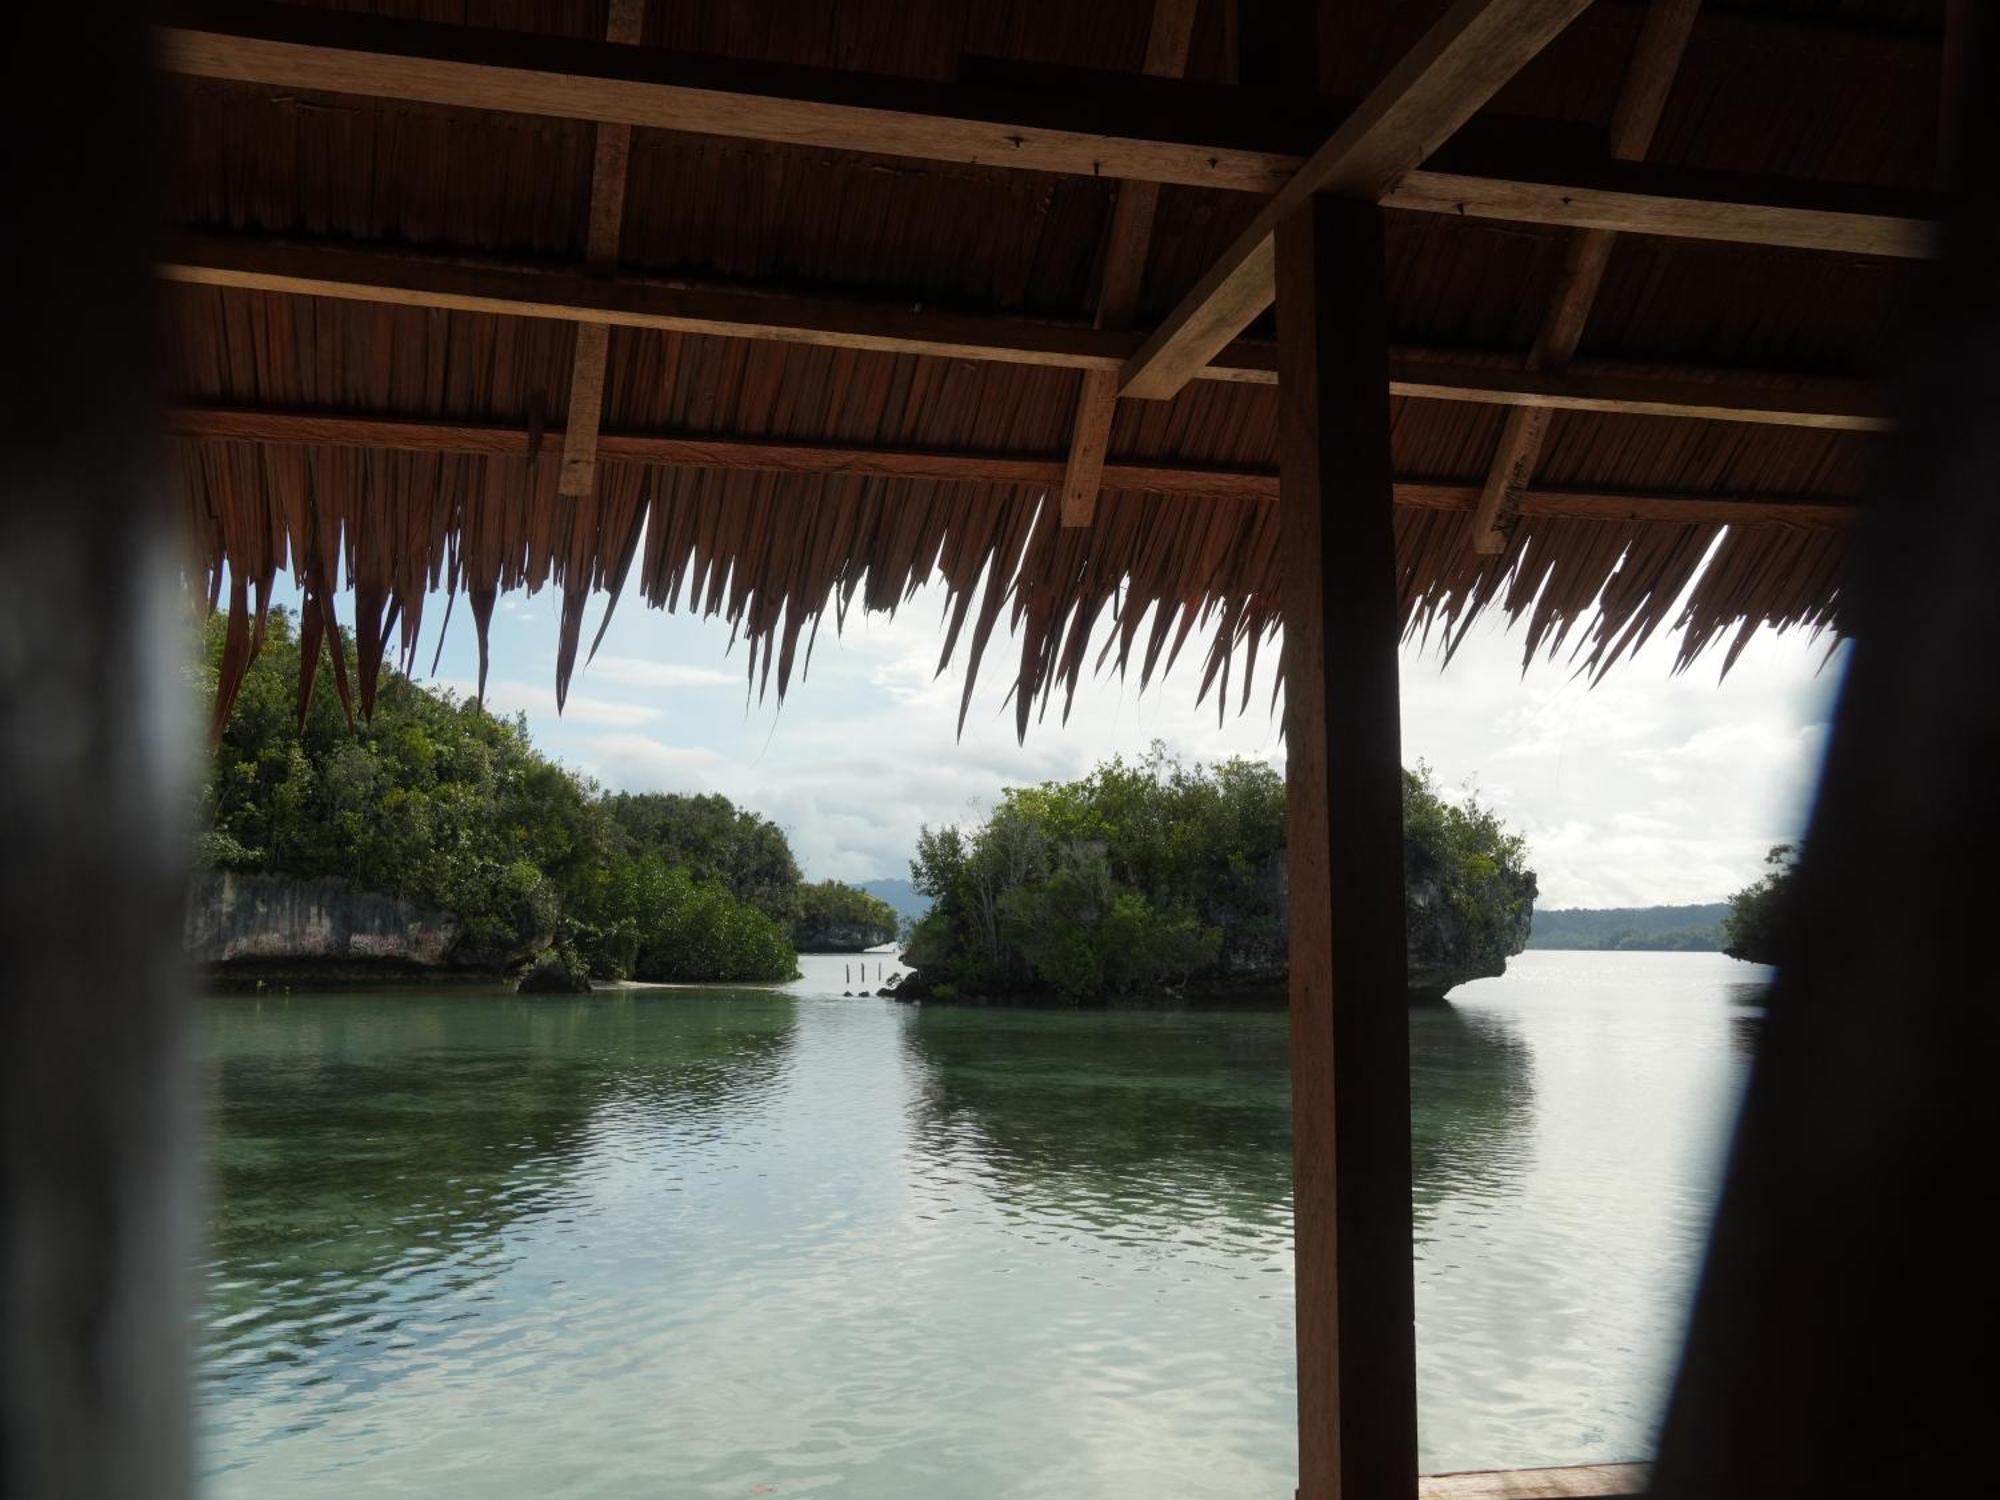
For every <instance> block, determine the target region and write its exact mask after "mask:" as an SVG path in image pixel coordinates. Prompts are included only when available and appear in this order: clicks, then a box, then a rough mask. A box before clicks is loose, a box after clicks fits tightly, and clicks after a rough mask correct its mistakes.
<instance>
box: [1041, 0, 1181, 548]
mask: <svg viewBox="0 0 2000 1500" xmlns="http://www.w3.org/2000/svg"><path fill="white" fill-rule="evenodd" d="M1196 6H1197V0H1153V24H1152V28H1151V29H1150V30H1149V31H1148V32H1147V34H1146V61H1145V65H1144V72H1145V73H1146V74H1147V76H1149V77H1153V78H1176V77H1179V76H1180V74H1181V73H1183V72H1184V71H1186V69H1187V56H1188V44H1189V42H1190V41H1191V40H1192V38H1193V36H1194V17H1195V10H1196ZM1159 203H1160V185H1159V184H1158V183H1157V182H1124V183H1120V184H1119V185H1118V200H1117V202H1116V203H1115V204H1114V205H1113V206H1112V210H1111V228H1110V229H1109V230H1108V231H1107V232H1106V234H1105V237H1104V278H1103V287H1102V291H1101V292H1100V293H1099V296H1098V302H1097V326H1098V327H1100V328H1124V327H1126V326H1127V325H1128V324H1130V323H1131V321H1132V315H1133V314H1134V313H1135V312H1137V311H1138V307H1139V290H1140V286H1141V284H1142V283H1143V281H1144V280H1145V275H1146V251H1147V248H1148V247H1149V246H1150V245H1151V244H1152V240H1153V215H1154V213H1155V212H1156V211H1157V210H1158V208H1159ZM1117 409H1118V372H1117V371H1116V370H1085V371H1084V372H1083V382H1082V389H1081V391H1080V392H1079V393H1078V395H1077V401H1076V423H1075V427H1074V430H1073V431H1072V433H1071V435H1070V443H1069V462H1068V464H1067V465H1066V467H1065V468H1064V471H1063V490H1062V523H1063V525H1065V526H1088V525H1089V524H1090V521H1091V517H1092V516H1094V515H1095V514H1096V513H1097V490H1098V483H1099V480H1100V479H1101V478H1102V476H1103V473H1104V461H1105V458H1106V457H1107V456H1108V455H1109V452H1110V448H1111V419H1112V417H1113V415H1114V414H1115V413H1116V411H1117Z"/></svg>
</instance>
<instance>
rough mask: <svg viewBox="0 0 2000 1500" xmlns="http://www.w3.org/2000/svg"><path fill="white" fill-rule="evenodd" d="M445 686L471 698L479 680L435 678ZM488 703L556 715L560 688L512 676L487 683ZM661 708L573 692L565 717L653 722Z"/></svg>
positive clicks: (501, 710) (503, 710) (494, 708)
mask: <svg viewBox="0 0 2000 1500" xmlns="http://www.w3.org/2000/svg"><path fill="white" fill-rule="evenodd" d="M434 681H435V684H436V685H437V686H438V687H441V688H449V689H450V690H451V691H452V692H454V693H457V694H458V695H459V696H460V697H461V698H470V697H472V696H473V694H474V693H475V692H476V691H477V690H478V687H479V684H478V681H477V680H476V679H473V678H459V677H439V678H436V679H434ZM486 707H487V708H488V710H490V711H491V712H493V713H496V714H515V713H524V714H527V715H528V716H529V717H530V718H534V717H537V716H539V715H541V714H550V715H553V714H554V713H555V709H556V690H555V684H554V683H553V682H546V683H534V682H518V681H511V680H502V681H497V682H496V681H494V680H492V679H490V678H489V679H488V680H487V683H486ZM660 713H661V710H660V709H658V708H654V707H651V706H649V705H647V704H644V703H626V702H621V701H619V700H617V699H613V698H593V697H589V696H587V695H583V694H578V693H571V694H570V695H569V701H568V702H567V703H565V704H564V705H563V710H562V714H563V718H564V719H565V720H567V721H568V722H570V723H572V724H613V725H626V726H631V725H638V724H649V723H651V722H652V721H653V720H655V719H657V718H659V717H660Z"/></svg>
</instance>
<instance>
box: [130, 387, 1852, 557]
mask: <svg viewBox="0 0 2000 1500" xmlns="http://www.w3.org/2000/svg"><path fill="white" fill-rule="evenodd" d="M166 425H167V430H168V431H169V432H170V433H172V434H173V435H175V436H177V437H183V438H195V439H206V440H211V441H221V442H246V443H274V444H289V445H303V446H311V447H333V448H373V449H386V450H389V451H392V452H403V453H446V454H460V455H464V456H467V457H490V458H513V459H517V460H521V461H524V462H525V461H526V459H527V456H528V453H529V446H530V441H531V437H532V435H531V433H530V432H529V430H528V429H527V428H526V427H516V426H511V425H507V424H504V423H480V422H460V421H442V420H431V419H426V418H417V417H373V416H360V415H353V414H345V413H338V412H322V411H279V410H271V409H267V408H258V407H228V406H182V407H179V408H177V409H175V410H172V411H170V412H169V413H168V415H167V424H166ZM549 436H550V435H549V434H543V439H544V442H546V441H547V438H548V437H549ZM597 452H598V457H599V458H600V459H601V460H602V461H604V462H607V463H612V462H617V463H636V464H650V465H656V466H674V467H686V468H701V469H721V470H739V469H741V470H754V471H758V472H763V473H772V474H823V475H842V474H845V475H857V476H861V477H865V478H878V479H915V480H943V481H956V482H961V483H968V484H1033V485H1048V486H1053V485H1055V484H1056V483H1058V482H1059V481H1060V480H1061V478H1062V475H1063V471H1064V469H1065V467H1066V459H1065V458H1064V457H1063V456H1061V455H1057V454H1045V453H991V452H969V451H963V450H957V451H939V450H935V449H925V448H899V447H885V446H876V445H868V444H856V443H838V442H798V441H789V440H784V439H777V438H766V437H746V436H741V435H732V434H726V433H644V432H606V433H602V434H601V435H600V436H599V438H598V448H597ZM1103 488H1104V489H1106V490H1110V491H1113V492H1117V493H1143V494H1152V495H1176V496H1192V497H1199V498H1202V499H1209V500H1216V501H1231V500H1235V501H1255V502H1272V501H1276V499H1277V498H1278V476H1277V473H1276V471H1274V470H1270V469H1247V468H1211V467H1205V466H1201V465H1193V464H1174V463H1168V462H1156V463H1141V462H1133V461H1122V460H1117V459H1113V460H1110V461H1109V462H1107V463H1106V464H1105V466H1104V477H1103ZM1479 492H1480V487H1479V486H1478V485H1477V484H1460V483H1453V482H1449V481H1436V480H1424V479H1414V478H1411V479H1399V480H1397V481H1396V503H1397V504H1398V505H1400V506H1405V507H1409V508H1413V509H1421V510H1458V511H1471V510H1472V509H1473V507H1474V506H1475V505H1477V503H1478V500H1479ZM1523 513H1524V514H1526V515H1545V516H1561V517H1567V518H1571V519H1579V520H1604V521H1662V522H1670V523H1679V524H1702V525H1715V524H1729V525H1787V526H1803V527H1822V528H1823V527H1838V526H1845V525H1848V524H1849V523H1850V522H1851V521H1853V520H1854V519H1855V518H1857V517H1858V516H1859V514H1860V511H1859V507H1857V506H1855V505H1852V504H1847V503H1842V502H1838V501H1823V500H1805V499H1782V498H1774V497H1764V496H1729V495H1701V494H1677V493H1659V492H1652V493H1634V494H1623V493H1616V492H1607V491H1592V490H1563V489H1541V490H1530V491H1528V492H1527V493H1526V494H1525V495H1524V496H1523Z"/></svg>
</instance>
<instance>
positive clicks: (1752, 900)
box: [1722, 844, 1798, 964]
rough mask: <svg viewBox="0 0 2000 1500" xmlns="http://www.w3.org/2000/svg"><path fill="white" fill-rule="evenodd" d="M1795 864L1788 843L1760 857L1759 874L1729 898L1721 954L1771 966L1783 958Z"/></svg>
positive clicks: (1796, 861)
mask: <svg viewBox="0 0 2000 1500" xmlns="http://www.w3.org/2000/svg"><path fill="white" fill-rule="evenodd" d="M1797 865H1798V853H1797V851H1796V850H1795V849H1794V848H1793V847H1792V846H1791V845H1790V844H1778V845H1776V846H1775V847H1774V848H1773V849H1772V850H1771V852H1770V853H1769V854H1766V855H1765V856H1764V873H1763V875H1762V876H1760V877H1759V878H1758V879H1756V880H1754V881H1752V882H1751V883H1750V884H1749V885H1746V886H1745V887H1743V889H1742V890H1740V891H1738V892H1737V893H1736V894H1735V895H1733V896H1731V897H1730V898H1729V915H1728V916H1726V917H1724V918H1723V919H1722V930H1723V935H1724V937H1725V938H1726V939H1727V941H1726V942H1725V943H1724V944H1723V948H1722V951H1723V952H1724V953H1727V954H1728V955H1729V956H1730V957H1731V958H1741V959H1746V960H1748V961H1749V962H1751V963H1756V964H1774V963H1777V962H1779V961H1780V960H1781V959H1782V958H1783V957H1784V948H1785V925H1786V915H1787V912H1788V909H1789V907H1790V904H1791V894H1792V875H1793V872H1794V870H1795V869H1796V868H1797Z"/></svg>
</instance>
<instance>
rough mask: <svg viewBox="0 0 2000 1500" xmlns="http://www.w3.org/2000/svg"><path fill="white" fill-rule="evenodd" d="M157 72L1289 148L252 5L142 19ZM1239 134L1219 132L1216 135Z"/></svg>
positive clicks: (227, 1) (1091, 159) (903, 126)
mask: <svg viewBox="0 0 2000 1500" xmlns="http://www.w3.org/2000/svg"><path fill="white" fill-rule="evenodd" d="M157 35H158V38H159V54H158V56H159V65H160V66H161V67H162V68H164V69H165V70H166V71H168V72H170V73H183V74H188V75H191V76H194V77H200V78H216V79H225V80H228V81H231V82H236V83H253V84H266V85H272V86H275V87H279V88H294V89H318V90H324V91H326V92H328V93H335V94H355V95H360V96H363V97H372V98H379V99H404V100H409V101H412V102H417V103H425V104H441V105H449V106H455V107H459V108H465V109H492V110H502V111H505V112H508V113H512V114H528V115H547V116H553V117H556V118H563V119H576V120H596V121H599V122H617V123H623V124H627V125H637V126H643V127H650V128H653V129H659V130H678V131H688V132H692V133H694V134H698V135H715V136H733V137H738V138H741V139H749V140H765V141H780V142H788V143H791V144H794V145H805V146H822V147H827V148H830V149H833V150H838V151H862V152H870V153H878V154H882V155H888V156H904V157H912V158H916V159H919V160H925V161H941V162H957V163H962V164H967V165H977V166H991V167H1012V168H1020V169H1025V170H1028V171H1041V172H1063V173H1071V174H1076V175H1081V176H1086V177H1115V178H1119V179H1121V180H1135V181H1146V182H1175V183H1182V184H1185V185H1188V186H1194V187H1214V188H1228V189H1235V190H1237V191H1242V192H1253V193H1269V192H1275V191H1277V189H1278V188H1279V187H1281V186H1282V185H1283V184H1284V182H1285V180H1286V178H1288V177H1289V176H1291V174H1292V172H1293V171H1294V170H1295V168H1296V166H1297V163H1298V153H1297V151H1296V150H1295V149H1294V150H1285V149H1280V150H1278V151H1276V152H1274V151H1272V150H1271V149H1270V147H1269V144H1268V143H1264V142H1258V141H1256V140H1254V139H1250V138H1248V137H1250V136H1253V135H1254V134H1255V131H1254V129H1252V130H1249V131H1246V130H1244V129H1243V124H1244V122H1243V121H1241V120H1238V121H1235V122H1223V123H1222V126H1221V129H1220V131H1219V132H1218V129H1217V128H1216V126H1217V122H1216V121H1215V120H1214V119H1213V118H1212V117H1208V118H1204V117H1203V116H1201V115H1190V114H1189V112H1187V111H1185V110H1182V109H1178V108H1173V107H1167V108H1160V109H1155V110H1151V111H1148V112H1147V113H1146V115H1145V116H1144V118H1142V119H1129V118H1128V119H1125V120H1121V121H1118V122H1115V123H1114V122H1110V121H1107V119H1106V118H1105V111H1104V109H1103V107H1102V106H1101V105H1099V104H1097V103H1095V102H1094V101H1092V100H1090V99H1088V98H1085V97H1077V96H1075V95H1069V96H1064V95H1061V94H1052V93H1043V92H1038V91H1034V90H1021V89H1013V88H1007V87H985V86H982V85H979V84H976V83H966V82H941V81H935V80H930V79H917V78H905V77H890V76H883V75H875V74H867V73H858V72H849V71H844V70H840V69H832V68H810V67H799V66H793V65H789V64H778V63H762V62H746V61H742V60H738V59H733V58H719V57H705V56H691V55H688V54H684V53H676V52H669V51H666V50H664V49H661V48H653V47H646V48H638V49H634V48H627V47H618V46H614V45H612V44H609V43H605V42H598V41H593V40H584V39H578V38H572V37H557V36H546V35H535V34H533V33H529V32H520V31H506V30H497V29H494V28H491V27H480V26H462V25H452V24H444V23H434V22H425V21H407V20H399V19H393V18H388V17H381V16H371V15H362V14H356V13H348V12H340V11H333V10H324V9H319V8H316V7H309V6H298V5H282V4H271V3H267V0H193V3H188V4H183V5H181V6H179V7H178V9H177V13H175V14H173V15H172V16H171V17H170V18H169V20H168V21H167V23H166V24H163V25H162V26H161V27H160V28H159V30H158V33H157ZM1231 135H1235V136H1239V137H1245V138H1243V139H1236V140H1233V141H1232V140H1230V139H1227V137H1228V136H1231Z"/></svg>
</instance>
